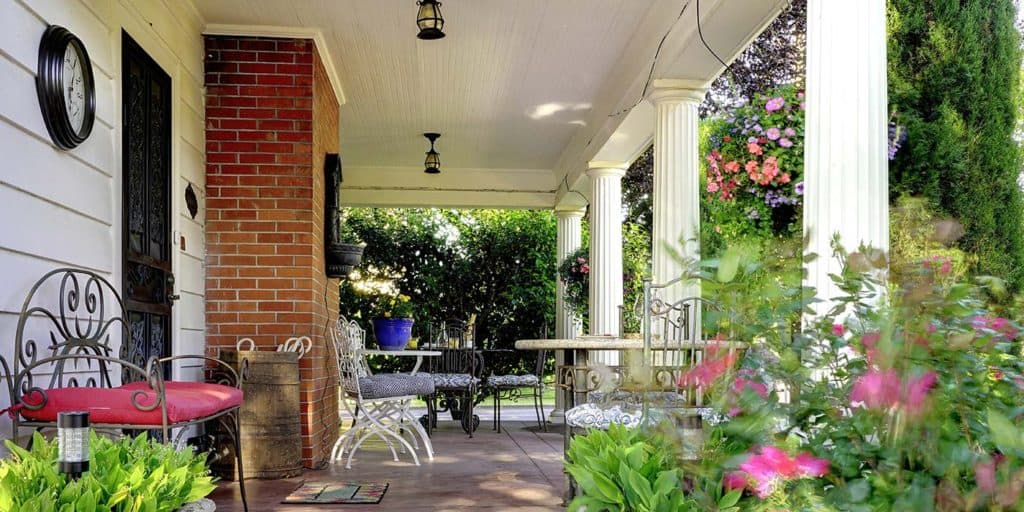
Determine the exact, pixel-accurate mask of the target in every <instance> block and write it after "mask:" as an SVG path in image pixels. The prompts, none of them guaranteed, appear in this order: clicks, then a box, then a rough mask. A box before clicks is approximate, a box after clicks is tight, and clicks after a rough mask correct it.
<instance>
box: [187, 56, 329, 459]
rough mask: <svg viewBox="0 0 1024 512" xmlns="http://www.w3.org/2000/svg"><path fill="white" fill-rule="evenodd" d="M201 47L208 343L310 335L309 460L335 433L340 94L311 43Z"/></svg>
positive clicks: (305, 441) (304, 373) (325, 451)
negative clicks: (332, 272) (331, 210)
mask: <svg viewBox="0 0 1024 512" xmlns="http://www.w3.org/2000/svg"><path fill="white" fill-rule="evenodd" d="M206 55H207V57H206V84H207V94H206V183H207V201H206V207H207V212H206V218H207V224H206V248H207V255H206V276H207V277H206V293H207V295H206V325H207V338H206V339H207V350H208V352H215V351H216V350H217V349H218V348H221V347H233V346H234V345H235V343H236V342H237V340H238V339H240V338H244V337H249V338H252V339H253V340H255V341H256V344H257V346H259V347H260V348H261V349H263V350H271V349H272V348H273V347H275V346H276V345H277V344H279V343H281V342H283V341H284V340H285V339H287V338H288V337H291V336H301V335H306V336H310V337H311V338H312V339H313V346H314V348H313V351H312V352H311V353H310V354H308V355H307V356H306V357H305V358H303V360H302V361H301V363H300V372H299V373H300V378H301V400H302V457H303V462H304V464H305V465H306V466H307V467H316V466H319V465H321V464H322V463H323V462H324V460H325V458H326V457H327V456H328V455H329V451H330V449H331V447H332V445H333V443H334V440H335V439H336V438H337V436H338V410H337V395H336V387H337V379H336V376H335V366H334V362H333V360H332V357H333V350H332V349H331V348H330V347H329V346H328V344H329V340H330V338H329V334H328V333H327V329H328V328H329V324H330V321H331V320H333V319H335V318H337V315H338V282H337V281H336V280H333V279H328V278H327V277H326V276H325V274H324V218H323V217H324V210H323V204H324V176H323V160H324V153H325V152H337V151H338V103H337V100H336V99H335V97H334V94H333V90H332V88H331V85H330V82H329V80H328V79H327V75H326V72H325V71H324V68H323V65H322V63H321V62H320V59H319V56H318V55H317V52H316V49H315V47H314V44H313V42H312V41H308V40H294V39H269V38H246V37H230V36H215V37H207V38H206Z"/></svg>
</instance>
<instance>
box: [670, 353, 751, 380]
mask: <svg viewBox="0 0 1024 512" xmlns="http://www.w3.org/2000/svg"><path fill="white" fill-rule="evenodd" d="M717 352H718V349H717V348H715V347H714V346H710V347H708V351H707V359H705V360H704V361H703V362H701V363H700V364H698V365H697V366H694V367H693V368H690V369H689V370H687V371H686V372H685V373H683V374H682V375H680V376H679V381H678V384H679V385H680V386H687V385H690V384H692V385H696V386H709V385H711V384H712V383H714V382H715V381H716V380H718V379H719V378H720V377H721V376H722V375H724V374H725V372H726V371H728V370H729V369H730V368H732V367H733V365H734V364H735V363H736V359H737V355H736V352H734V351H728V352H726V354H725V355H723V356H720V357H716V354H717Z"/></svg>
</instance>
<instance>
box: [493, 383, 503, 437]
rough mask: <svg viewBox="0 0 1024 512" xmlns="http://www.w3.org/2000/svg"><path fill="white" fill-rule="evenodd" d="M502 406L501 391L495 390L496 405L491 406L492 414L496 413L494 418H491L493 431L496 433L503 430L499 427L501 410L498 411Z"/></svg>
mask: <svg viewBox="0 0 1024 512" xmlns="http://www.w3.org/2000/svg"><path fill="white" fill-rule="evenodd" d="M500 405H501V390H500V389H498V388H494V403H493V404H491V412H492V413H494V414H493V417H492V418H491V430H493V431H495V432H501V430H500V429H499V427H498V425H499V424H498V411H499V410H500V409H498V407H499V406H500Z"/></svg>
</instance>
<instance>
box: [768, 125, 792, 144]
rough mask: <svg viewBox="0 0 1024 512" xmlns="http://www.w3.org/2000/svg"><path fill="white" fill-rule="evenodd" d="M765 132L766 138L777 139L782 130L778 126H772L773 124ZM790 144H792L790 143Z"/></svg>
mask: <svg viewBox="0 0 1024 512" xmlns="http://www.w3.org/2000/svg"><path fill="white" fill-rule="evenodd" d="M765 133H766V134H767V135H768V140H778V139H779V137H781V136H782V132H781V131H780V130H779V129H778V128H776V127H774V126H773V127H771V128H768V131H767V132H765ZM783 140H785V139H783ZM790 145H792V144H790Z"/></svg>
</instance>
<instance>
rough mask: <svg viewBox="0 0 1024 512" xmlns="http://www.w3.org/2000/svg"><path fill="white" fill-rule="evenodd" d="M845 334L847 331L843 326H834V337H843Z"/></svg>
mask: <svg viewBox="0 0 1024 512" xmlns="http://www.w3.org/2000/svg"><path fill="white" fill-rule="evenodd" d="M845 332H846V329H844V328H843V324H832V335H833V336H842V335H843V334H844V333H845Z"/></svg>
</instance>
